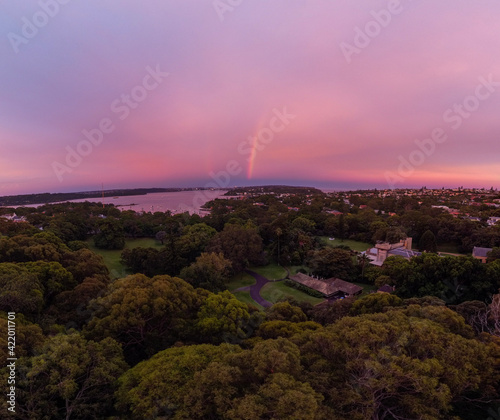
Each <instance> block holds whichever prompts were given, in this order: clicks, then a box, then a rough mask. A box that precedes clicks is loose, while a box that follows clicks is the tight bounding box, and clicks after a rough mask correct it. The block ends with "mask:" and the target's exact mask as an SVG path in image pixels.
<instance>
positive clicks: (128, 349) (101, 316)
mask: <svg viewBox="0 0 500 420" xmlns="http://www.w3.org/2000/svg"><path fill="white" fill-rule="evenodd" d="M203 300H204V297H203V296H202V295H201V294H199V293H197V292H196V291H195V290H194V288H193V287H192V286H191V285H190V284H188V283H186V282H185V281H184V280H182V279H179V278H176V277H170V276H166V275H164V276H155V277H153V278H148V277H146V276H144V275H142V274H135V275H131V276H128V277H125V278H123V279H118V280H116V281H115V282H114V283H112V284H111V285H110V286H109V288H108V290H107V293H106V294H105V295H104V296H103V297H101V298H99V299H97V300H96V301H95V302H93V303H92V305H91V306H90V309H91V310H92V312H93V318H92V320H91V321H90V322H89V324H88V325H87V326H86V328H85V330H84V331H85V334H86V336H87V337H89V338H92V339H102V338H104V337H112V338H114V339H116V340H117V341H119V342H120V343H122V344H123V346H124V351H125V356H126V358H127V360H128V361H130V362H132V363H133V362H138V361H140V360H142V359H145V358H147V357H150V356H152V355H153V354H155V353H156V352H158V351H159V350H163V349H165V348H166V347H168V346H169V345H172V344H174V343H175V342H176V341H177V340H179V339H182V338H189V337H190V335H191V337H193V336H194V332H193V327H194V323H195V320H196V315H197V313H198V309H199V308H200V306H201V303H202V301H203Z"/></svg>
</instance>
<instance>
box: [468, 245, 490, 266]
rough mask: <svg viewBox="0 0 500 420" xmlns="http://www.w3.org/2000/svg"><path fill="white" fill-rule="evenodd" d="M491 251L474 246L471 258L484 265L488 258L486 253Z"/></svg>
mask: <svg viewBox="0 0 500 420" xmlns="http://www.w3.org/2000/svg"><path fill="white" fill-rule="evenodd" d="M491 250H492V248H480V247H478V246H475V247H474V249H473V250H472V256H473V257H474V258H477V259H478V260H480V261H481V262H483V263H485V262H486V259H487V258H488V252H490V251H491Z"/></svg>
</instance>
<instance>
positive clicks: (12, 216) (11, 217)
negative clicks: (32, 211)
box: [0, 213, 27, 223]
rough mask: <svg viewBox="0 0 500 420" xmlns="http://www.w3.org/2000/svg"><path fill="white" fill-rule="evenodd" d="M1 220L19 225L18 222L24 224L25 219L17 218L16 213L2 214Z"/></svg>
mask: <svg viewBox="0 0 500 420" xmlns="http://www.w3.org/2000/svg"><path fill="white" fill-rule="evenodd" d="M0 217H1V218H2V219H5V220H10V221H12V222H15V223H20V222H26V221H27V219H26V217H24V216H18V215H16V213H13V214H4V215H3V216H0Z"/></svg>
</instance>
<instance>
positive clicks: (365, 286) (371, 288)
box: [351, 282, 377, 296]
mask: <svg viewBox="0 0 500 420" xmlns="http://www.w3.org/2000/svg"><path fill="white" fill-rule="evenodd" d="M351 283H352V284H355V285H356V286H359V287H362V288H363V292H362V293H361V296H365V295H368V294H370V293H371V292H373V291H376V290H377V287H376V286H375V285H373V284H366V283H355V282H351Z"/></svg>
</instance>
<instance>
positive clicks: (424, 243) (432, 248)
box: [418, 230, 437, 252]
mask: <svg viewBox="0 0 500 420" xmlns="http://www.w3.org/2000/svg"><path fill="white" fill-rule="evenodd" d="M418 249H419V251H427V252H437V243H436V237H435V236H434V233H432V232H431V231H430V230H426V231H425V232H424V233H423V235H422V236H421V237H420V240H419V241H418Z"/></svg>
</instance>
